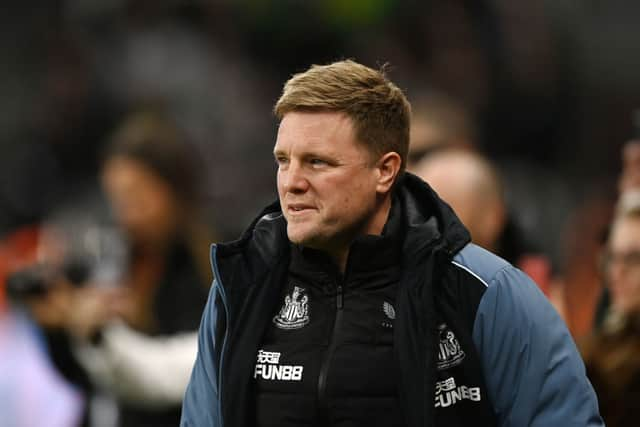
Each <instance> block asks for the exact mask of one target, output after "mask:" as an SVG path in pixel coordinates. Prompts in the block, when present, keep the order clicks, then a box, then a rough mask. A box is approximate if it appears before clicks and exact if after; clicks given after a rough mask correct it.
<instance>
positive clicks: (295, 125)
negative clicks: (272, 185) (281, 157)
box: [274, 111, 363, 151]
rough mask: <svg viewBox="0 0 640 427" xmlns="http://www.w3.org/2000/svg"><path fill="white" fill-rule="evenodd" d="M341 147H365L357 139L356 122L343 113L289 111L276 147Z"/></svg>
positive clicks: (277, 148) (342, 148)
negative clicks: (354, 124) (354, 123)
mask: <svg viewBox="0 0 640 427" xmlns="http://www.w3.org/2000/svg"><path fill="white" fill-rule="evenodd" d="M297 147H299V148H303V147H304V148H309V149H326V150H331V149H339V150H345V149H349V148H350V147H352V148H354V149H356V148H357V149H360V148H363V147H362V146H361V144H359V143H358V142H357V139H356V135H355V130H354V126H353V122H352V120H351V118H349V117H348V116H347V115H346V114H344V113H339V112H324V111H323V112H301V111H293V112H290V113H287V114H285V116H284V117H283V119H282V121H281V122H280V127H279V128H278V137H277V140H276V145H275V148H274V150H275V151H279V150H289V149H292V148H297Z"/></svg>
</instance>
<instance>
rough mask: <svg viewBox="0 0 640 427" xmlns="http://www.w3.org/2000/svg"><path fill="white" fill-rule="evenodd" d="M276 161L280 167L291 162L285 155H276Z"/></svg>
mask: <svg viewBox="0 0 640 427" xmlns="http://www.w3.org/2000/svg"><path fill="white" fill-rule="evenodd" d="M275 161H276V164H277V165H278V166H279V167H283V166H286V165H287V164H288V163H289V159H287V158H286V157H284V156H276V158H275Z"/></svg>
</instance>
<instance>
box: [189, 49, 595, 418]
mask: <svg viewBox="0 0 640 427" xmlns="http://www.w3.org/2000/svg"><path fill="white" fill-rule="evenodd" d="M275 113H276V115H277V117H278V118H279V119H280V120H281V122H280V128H279V131H278V136H277V140H276V144H275V148H274V155H275V159H276V162H277V165H278V172H277V186H278V194H279V201H278V202H276V203H274V204H272V205H271V206H269V207H267V208H266V209H265V210H264V211H263V212H262V213H261V214H260V215H259V216H258V217H257V219H256V220H255V221H254V222H253V223H252V224H251V226H250V227H249V228H248V229H247V231H246V232H245V233H244V234H243V236H242V237H241V238H240V239H239V240H237V241H235V242H232V243H228V244H220V245H214V246H213V249H212V264H213V269H214V274H215V277H216V280H215V283H214V286H213V290H212V292H211V295H210V299H209V302H208V305H207V307H206V308H205V312H204V315H203V319H202V324H201V327H200V332H199V334H200V337H199V351H198V357H197V360H196V364H195V366H194V370H193V373H192V377H191V382H190V384H189V386H188V388H187V392H186V395H185V400H184V404H183V414H182V426H227V427H228V426H259V427H263V426H280V427H286V426H407V427H417V426H453V427H455V426H469V425H482V426H492V425H496V426H498V425H499V426H514V427H515V426H525V425H527V426H545V427H546V426H556V425H562V426H563V427H568V426H581V427H582V426H600V425H602V422H601V420H600V417H599V415H598V409H597V402H596V398H595V395H594V393H593V390H592V388H591V385H590V384H589V382H588V381H587V379H586V377H585V374H584V367H583V365H582V362H581V361H580V358H579V356H578V354H577V352H576V349H575V346H574V344H573V341H572V340H571V338H570V336H569V334H568V332H567V330H566V328H565V327H564V325H563V323H562V321H561V320H560V318H559V317H558V316H557V314H556V313H555V311H553V309H552V308H551V306H550V305H549V304H548V303H547V302H546V300H545V298H544V296H543V295H542V293H540V292H539V290H538V289H537V287H536V285H535V284H534V283H532V282H531V281H530V280H529V279H528V278H527V277H526V276H525V275H524V274H523V273H521V272H520V271H518V270H516V269H515V268H513V267H511V266H510V265H509V264H508V263H506V262H505V261H503V260H501V259H499V258H497V257H495V256H494V255H492V254H490V253H488V252H486V251H484V250H483V249H481V248H479V247H477V246H474V245H472V244H469V234H468V232H467V231H466V229H465V228H464V226H462V224H461V223H460V222H459V220H458V219H457V218H456V216H455V215H454V213H453V211H452V210H451V209H450V208H449V207H448V206H447V205H446V204H445V203H443V202H442V201H440V200H439V199H438V197H437V196H436V195H435V193H434V192H433V191H432V190H431V189H430V188H429V187H428V185H426V184H425V183H424V182H423V181H421V180H420V179H418V178H417V177H415V176H413V175H410V174H408V173H404V164H405V159H406V155H407V151H408V145H409V142H408V141H409V117H410V106H409V103H408V102H407V100H406V98H405V97H404V95H403V94H402V92H401V91H400V89H398V88H397V87H396V86H395V85H394V84H393V83H391V82H390V81H389V80H387V78H386V77H385V76H384V75H383V74H382V73H380V72H377V71H374V70H372V69H370V68H367V67H365V66H363V65H360V64H357V63H355V62H352V61H341V62H336V63H333V64H330V65H326V66H313V67H311V68H310V69H309V70H307V71H306V72H304V73H302V74H298V75H295V76H294V77H293V78H291V79H290V80H289V81H288V82H287V83H286V85H285V87H284V91H283V94H282V96H281V98H280V99H279V100H278V102H277V104H276V106H275Z"/></svg>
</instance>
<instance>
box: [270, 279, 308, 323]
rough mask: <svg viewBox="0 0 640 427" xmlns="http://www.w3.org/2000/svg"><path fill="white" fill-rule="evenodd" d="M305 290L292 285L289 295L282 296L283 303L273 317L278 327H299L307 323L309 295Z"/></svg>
mask: <svg viewBox="0 0 640 427" xmlns="http://www.w3.org/2000/svg"><path fill="white" fill-rule="evenodd" d="M304 292H305V290H304V289H303V288H299V287H298V286H294V288H293V292H292V293H291V295H287V296H286V297H285V298H284V305H283V306H282V308H281V309H280V311H279V312H278V314H276V315H275V316H274V317H273V323H275V325H276V326H277V327H278V328H280V329H300V328H302V327H303V326H305V325H306V324H307V323H309V306H308V302H309V297H308V296H307V295H304Z"/></svg>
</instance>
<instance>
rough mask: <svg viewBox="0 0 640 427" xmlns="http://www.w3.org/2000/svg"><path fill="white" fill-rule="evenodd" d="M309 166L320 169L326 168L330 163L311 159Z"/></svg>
mask: <svg viewBox="0 0 640 427" xmlns="http://www.w3.org/2000/svg"><path fill="white" fill-rule="evenodd" d="M309 164H311V166H314V167H319V166H326V165H328V164H329V163H328V162H327V161H326V160H322V159H318V158H311V159H309Z"/></svg>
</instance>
